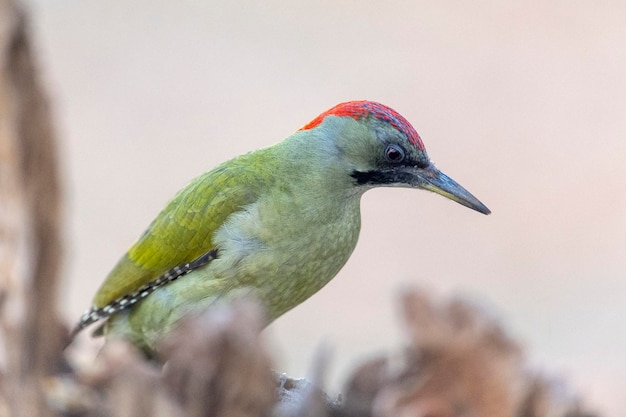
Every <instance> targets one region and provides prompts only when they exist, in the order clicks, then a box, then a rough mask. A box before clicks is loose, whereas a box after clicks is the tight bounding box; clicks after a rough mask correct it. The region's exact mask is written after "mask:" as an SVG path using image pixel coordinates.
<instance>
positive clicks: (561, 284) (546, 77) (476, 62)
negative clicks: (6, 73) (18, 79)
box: [28, 0, 626, 417]
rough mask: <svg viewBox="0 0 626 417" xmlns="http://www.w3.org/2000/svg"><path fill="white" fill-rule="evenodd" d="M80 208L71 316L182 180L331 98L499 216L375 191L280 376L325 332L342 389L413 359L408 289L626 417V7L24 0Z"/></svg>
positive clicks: (74, 217) (292, 341) (298, 315)
mask: <svg viewBox="0 0 626 417" xmlns="http://www.w3.org/2000/svg"><path fill="white" fill-rule="evenodd" d="M28 5H29V7H30V9H31V12H32V24H33V27H34V29H35V34H36V38H37V39H36V41H37V47H38V49H39V52H40V57H41V59H40V61H41V65H42V69H43V74H44V77H45V80H44V81H46V82H47V84H48V87H49V90H50V92H51V95H52V97H53V100H54V104H55V109H54V110H55V113H56V118H57V124H58V128H59V133H60V138H61V140H62V142H61V155H60V157H61V160H62V165H63V175H64V179H65V183H66V190H65V192H66V197H67V216H66V224H67V231H68V235H67V236H68V237H67V245H68V247H69V248H68V251H67V252H68V253H67V255H68V256H67V263H66V269H65V270H66V272H67V282H66V289H65V291H64V303H65V305H66V311H65V312H64V313H65V314H66V316H67V318H68V321H70V320H71V321H75V320H76V319H77V318H78V316H79V315H80V313H82V311H83V310H84V309H85V308H86V307H88V306H89V304H90V300H91V297H92V295H93V293H94V292H95V290H96V289H97V287H98V286H99V284H100V283H101V281H102V280H103V279H104V277H105V276H106V274H107V273H108V272H109V270H110V269H111V267H112V266H113V265H114V263H115V262H116V261H117V259H118V258H119V257H120V256H121V255H122V254H123V253H124V251H125V250H126V249H127V248H128V247H129V246H130V245H131V244H132V243H133V241H134V240H135V239H136V238H137V237H138V236H139V235H140V233H141V232H142V231H143V230H144V228H145V227H146V226H147V225H148V223H149V222H150V221H151V220H152V218H153V217H154V216H155V215H156V214H157V213H158V212H159V211H160V209H161V208H162V206H163V205H164V204H165V202H166V201H167V200H168V199H169V198H170V197H171V196H172V195H173V194H174V193H175V192H176V191H177V190H178V189H179V188H181V187H182V186H184V185H185V183H186V182H187V181H189V180H190V179H191V178H193V177H195V176H196V175H198V174H200V173H202V172H204V171H207V170H209V169H211V168H212V167H214V166H215V165H216V164H218V163H220V162H222V161H224V160H226V159H228V158H231V157H233V156H235V155H238V154H240V153H243V152H246V151H249V150H252V149H256V148H259V147H262V146H266V145H270V144H272V143H274V142H277V141H280V140H281V139H283V138H284V137H286V136H288V135H289V134H290V133H292V132H293V131H295V130H297V129H298V128H299V127H301V126H302V125H304V124H305V123H307V122H308V121H309V120H311V119H312V118H313V117H315V116H316V115H317V114H318V113H320V112H321V111H323V110H325V109H327V108H329V107H331V106H333V105H334V104H336V103H338V102H341V101H346V100H352V99H369V100H376V101H380V102H382V103H385V104H387V105H389V106H391V107H393V108H394V109H396V110H397V111H398V112H400V113H401V114H402V115H404V116H405V117H406V118H407V119H408V120H410V121H411V122H412V124H413V125H414V126H415V128H416V129H417V130H418V132H420V134H421V136H422V138H423V140H424V142H425V143H426V146H427V148H428V151H429V154H430V156H431V157H432V158H433V160H434V161H435V162H436V163H437V165H438V167H439V168H441V169H442V170H443V171H444V172H446V173H447V174H448V175H450V176H451V177H452V178H454V179H456V180H457V181H458V182H460V183H461V184H462V185H464V186H465V187H466V188H468V189H469V190H470V191H471V192H472V193H474V194H475V195H476V196H477V197H479V198H480V199H481V200H482V201H483V202H484V203H486V204H487V206H489V208H490V209H491V210H492V211H493V214H492V215H491V216H489V217H485V216H482V215H479V214H477V213H475V212H472V211H470V210H467V209H465V208H463V207H461V206H459V205H457V204H454V203H452V202H450V201H447V200H445V199H443V198H441V197H439V196H436V195H434V194H429V193H426V192H416V191H411V190H399V189H380V190H374V191H371V192H368V193H367V194H366V195H365V196H364V198H363V202H362V213H363V228H362V232H361V239H360V242H359V245H358V246H357V249H356V251H355V253H354V255H353V257H352V258H351V259H350V261H349V263H348V264H347V265H346V267H345V268H344V269H343V270H342V271H341V273H340V274H339V275H338V276H337V277H336V278H335V280H333V281H332V282H331V283H330V284H329V285H328V286H327V287H325V288H324V289H323V290H322V291H320V292H319V293H318V294H317V295H315V296H314V297H313V298H311V299H310V300H308V301H307V302H305V303H304V304H302V305H301V306H299V307H297V308H296V309H294V310H293V311H291V312H290V313H288V314H286V315H285V316H283V317H282V318H280V319H279V320H278V321H276V322H275V323H274V324H273V325H272V326H270V328H269V329H268V331H267V334H268V339H269V340H270V343H272V345H273V346H274V348H275V349H276V350H277V351H278V352H279V353H280V355H279V357H278V358H277V360H278V363H277V364H276V369H277V370H280V371H284V372H287V373H289V374H290V375H291V376H294V377H297V376H304V375H305V374H306V373H307V369H308V366H309V364H310V360H311V357H312V355H313V354H314V352H315V351H316V349H318V348H319V346H320V345H321V344H324V343H325V344H328V345H329V346H330V347H332V349H333V352H334V353H333V359H332V362H331V372H330V375H328V378H329V383H330V385H331V387H333V389H335V390H339V389H340V387H341V384H342V382H343V380H342V377H343V376H344V375H346V372H347V371H348V370H349V369H351V368H352V367H353V366H354V365H355V361H358V360H360V359H364V358H366V357H367V356H368V355H372V354H374V353H377V352H381V351H383V350H394V349H396V350H397V349H399V346H401V343H402V341H401V340H400V336H399V334H400V332H399V331H398V329H397V328H398V325H397V311H395V310H394V308H395V300H396V296H397V294H398V290H399V289H400V288H402V286H405V285H418V286H420V287H423V288H427V289H429V290H431V291H432V292H433V293H434V294H440V295H446V296H447V295H453V294H461V295H463V296H465V297H469V298H470V299H473V300H475V301H476V302H477V303H480V304H481V305H484V306H485V308H486V309H488V310H491V311H492V312H493V313H494V314H495V315H497V316H498V317H500V319H501V321H502V323H503V324H504V325H505V326H506V327H507V328H508V329H509V330H510V332H511V333H512V334H513V335H514V336H515V337H517V338H519V339H520V340H521V341H522V342H523V343H524V345H525V347H526V348H527V351H528V355H529V357H530V358H531V360H532V363H533V364H534V365H535V366H536V367H537V368H539V369H545V370H546V372H550V373H552V374H554V375H557V376H560V377H563V378H565V379H567V380H568V381H569V384H570V387H571V388H572V389H573V390H578V391H579V392H581V393H582V394H583V395H584V397H585V398H587V399H588V400H589V402H590V403H591V404H592V405H594V406H595V407H596V409H597V410H599V411H601V412H604V413H605V415H608V416H615V417H617V416H623V415H624V410H625V409H626V395H625V394H624V393H625V392H626V178H625V177H626V23H625V22H626V3H625V2H623V1H617V0H616V1H608V0H606V1H603V0H601V1H596V2H580V1H575V2H572V1H565V0H563V1H557V0H555V1H550V2H545V1H539V0H533V1H525V2H521V1H502V0H485V1H481V2H465V1H460V0H442V1H438V2H429V1H390V2H379V1H377V2H374V1H365V0H359V1H328V0H321V1H320V0H316V1H313V0H304V1H298V2H293V1H291V2H290V1H272V0H269V1H263V2H255V1H243V0H230V1H221V2H217V1H204V2H192V1H178V2H174V1H161V0H158V1H157V0H152V1H134V2H127V1H121V0H108V1H106V2H104V1H100V2H84V1H79V0H73V1H70V0H56V1H53V2H50V1H44V0H31V1H30V2H28Z"/></svg>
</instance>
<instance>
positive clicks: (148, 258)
mask: <svg viewBox="0 0 626 417" xmlns="http://www.w3.org/2000/svg"><path fill="white" fill-rule="evenodd" d="M246 156H248V155H246ZM242 159H244V157H240V158H238V159H235V160H231V161H230V162H229V163H226V164H223V165H221V166H219V167H218V168H216V169H214V170H212V171H209V172H207V173H205V174H203V175H201V176H199V177H197V178H196V179H194V180H193V181H191V182H190V183H189V184H188V185H187V186H186V187H185V188H183V189H182V190H181V191H179V192H178V193H177V194H176V196H174V198H173V199H172V200H171V201H170V202H169V203H168V204H167V205H166V206H165V208H164V209H163V210H162V211H161V213H160V214H159V215H158V216H157V217H156V218H155V219H154V221H153V222H152V223H151V224H150V226H149V227H148V229H147V230H146V231H145V232H144V234H143V235H142V236H141V237H140V238H139V240H138V241H137V242H136V243H135V244H134V245H133V246H132V247H131V248H130V249H129V251H128V252H127V253H126V254H125V255H124V256H123V257H122V258H121V259H120V260H119V262H118V263H117V265H116V266H115V267H114V268H113V270H112V271H111V272H110V273H109V275H108V276H107V278H106V280H105V281H104V282H103V284H102V285H101V287H100V289H99V290H98V292H97V293H96V295H95V297H94V300H93V304H94V306H95V307H98V308H99V307H103V306H105V305H107V304H108V303H110V302H112V301H114V300H116V299H118V298H120V297H124V296H125V295H127V294H130V293H132V292H134V291H136V290H138V289H139V288H141V287H142V286H143V285H146V284H147V283H148V282H150V281H152V280H153V279H156V278H157V277H158V276H160V275H161V274H163V273H165V272H166V271H168V270H169V269H171V268H173V267H175V266H178V265H181V264H184V263H187V262H191V261H193V260H194V259H196V258H198V257H199V256H201V255H202V254H204V253H206V252H208V251H210V250H213V249H215V248H214V246H213V242H212V239H213V235H214V233H215V231H216V230H217V229H218V228H219V227H220V226H221V225H222V224H223V223H224V221H225V220H226V218H227V217H228V216H230V215H231V214H232V213H234V212H237V211H239V210H241V208H242V207H243V206H245V205H248V204H251V203H253V202H254V201H256V199H257V198H258V195H259V192H260V191H261V188H262V187H263V185H267V183H268V182H269V181H270V178H271V172H272V170H270V169H267V168H268V167H267V166H264V168H266V169H261V170H260V171H261V172H254V173H252V172H251V171H250V167H249V163H246V161H245V160H242ZM257 171H258V170H257ZM253 174H254V175H253Z"/></svg>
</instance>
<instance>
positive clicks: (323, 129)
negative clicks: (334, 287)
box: [77, 102, 488, 353]
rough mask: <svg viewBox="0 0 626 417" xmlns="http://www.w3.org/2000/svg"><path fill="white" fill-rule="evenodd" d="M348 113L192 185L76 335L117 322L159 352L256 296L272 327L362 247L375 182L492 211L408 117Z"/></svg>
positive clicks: (127, 260) (112, 279)
mask: <svg viewBox="0 0 626 417" xmlns="http://www.w3.org/2000/svg"><path fill="white" fill-rule="evenodd" d="M341 106H342V105H339V106H337V107H335V108H333V109H331V110H330V111H329V112H327V113H325V114H323V115H322V116H323V117H322V116H320V117H318V118H317V119H314V121H313V122H311V123H310V124H309V125H307V126H306V127H305V128H304V129H303V130H300V131H298V132H296V133H294V134H293V135H291V136H290V137H288V138H287V139H285V140H284V141H283V142H280V143H278V144H276V145H274V146H271V147H268V148H264V149H260V150H258V151H255V152H251V153H248V154H246V155H242V156H240V157H237V158H235V159H232V160H230V161H227V162H225V163H223V164H221V165H220V166H218V167H217V168H215V169H213V170H212V171H210V172H207V173H205V174H203V175H201V176H199V177H198V178H196V179H195V180H193V181H191V182H190V183H189V184H188V185H187V186H186V187H185V188H183V189H182V190H181V191H180V192H178V194H176V196H175V197H174V198H173V199H172V200H171V201H170V202H169V203H168V204H167V205H166V207H165V208H164V209H163V211H162V212H161V213H160V214H159V215H158V216H157V218H156V219H155V220H154V221H153V222H152V223H151V224H150V226H149V227H148V229H147V230H146V231H145V233H144V234H143V235H142V236H141V237H140V238H139V240H138V241H137V242H136V243H135V244H134V245H133V246H132V247H131V248H130V249H129V251H128V252H127V253H126V254H125V255H124V256H123V257H122V259H121V260H120V261H119V263H118V264H117V265H116V266H115V268H114V269H113V270H112V271H111V273H110V274H109V275H108V277H107V279H106V280H105V281H104V283H103V284H102V286H101V287H100V289H99V290H98V292H97V293H96V295H95V297H94V301H93V304H94V307H93V308H92V310H90V311H89V312H88V313H86V315H85V316H83V319H81V323H80V324H79V326H78V327H77V329H78V330H80V328H82V326H84V325H85V324H89V323H91V322H93V321H95V320H98V319H101V318H103V317H104V318H106V317H108V316H109V315H110V317H108V321H107V324H106V327H105V331H106V333H107V334H109V335H114V336H117V337H123V338H126V339H128V340H131V341H132V342H133V343H135V344H136V345H137V346H139V347H141V348H142V349H144V350H145V351H146V352H148V353H150V352H153V351H154V350H155V349H156V347H157V344H158V340H159V338H161V337H162V336H163V335H164V334H166V333H168V332H169V330H170V329H171V328H172V327H173V326H175V325H176V323H177V322H178V321H179V320H180V319H181V318H182V317H183V316H185V315H186V314H188V313H189V312H192V311H198V310H201V309H204V308H206V307H208V306H210V305H211V303H213V302H214V301H215V300H216V299H218V298H229V297H232V296H233V294H236V293H239V292H240V291H244V290H246V289H252V290H254V292H255V293H256V294H257V295H259V296H260V297H261V299H262V300H263V301H265V303H266V305H267V308H268V313H269V317H268V318H269V320H273V319H275V318H277V317H278V316H280V315H281V314H283V313H285V312H286V311H288V310H289V309H291V308H293V307H295V306H296V305H298V304H300V303H301V302H302V301H304V300H306V299H307V298H308V297H310V296H311V295H313V294H314V293H315V292H316V291H318V290H319V289H320V288H322V287H323V286H324V285H325V284H327V283H328V282H329V281H330V280H331V279H332V278H333V277H334V276H335V275H336V274H337V272H339V270H340V269H341V267H342V266H343V265H344V264H345V263H346V261H347V260H348V258H349V257H350V254H351V253H352V251H353V249H354V247H355V245H356V243H357V240H358V235H359V229H360V208H359V204H360V198H361V195H362V194H363V193H364V192H365V191H367V190H368V189H371V188H373V187H377V186H401V187H412V188H423V189H428V190H431V191H435V192H437V193H440V194H443V195H445V196H446V197H448V198H451V199H453V200H455V201H457V202H459V203H461V204H464V205H466V206H468V207H471V208H473V209H475V210H478V211H481V212H483V213H488V209H487V208H486V207H485V206H484V205H482V203H480V202H479V201H478V200H476V199H475V197H473V196H472V195H471V194H469V193H468V192H467V191H466V190H464V189H463V188H462V187H460V186H459V185H458V184H456V183H455V182H454V181H452V180H451V179H449V178H448V177H446V176H445V175H443V174H442V173H441V172H439V171H438V170H437V169H436V168H434V166H433V165H432V164H430V161H429V159H428V156H427V155H426V152H425V150H424V148H423V145H422V143H421V140H420V139H419V136H418V135H417V133H416V132H415V131H414V130H413V128H412V127H411V126H410V125H409V124H408V122H406V120H404V119H403V118H401V116H400V115H398V114H397V113H395V112H393V110H391V109H389V108H387V107H384V106H382V105H380V104H378V103H372V102H349V103H344V104H343V106H344V107H341ZM355 109H356V110H355ZM376 112H378V113H376ZM213 250H216V251H217V252H216V253H217V258H216V259H213V260H212V261H211V262H209V263H208V264H207V265H204V266H202V267H199V268H197V269H195V270H193V271H192V272H190V273H188V274H187V275H184V276H181V277H180V278H178V279H177V280H175V281H173V282H170V283H168V284H167V285H164V286H162V287H159V288H158V289H156V290H155V291H154V292H152V293H151V294H149V295H147V296H146V297H145V298H142V299H141V300H140V301H139V302H137V303H136V304H132V305H131V304H129V305H128V306H126V307H125V308H126V309H125V310H123V311H119V310H115V312H113V313H111V314H112V315H111V314H104V315H101V314H100V312H101V311H102V308H103V307H104V308H106V306H108V305H111V304H112V303H115V302H116V301H119V300H120V299H121V298H123V297H127V296H128V295H129V294H133V293H135V292H137V291H138V290H140V289H142V288H143V287H144V286H145V285H146V284H148V283H151V282H153V281H154V280H155V279H156V278H158V277H159V276H161V275H163V274H164V273H166V272H167V271H169V270H171V269H172V268H174V267H176V266H180V265H183V264H186V263H189V262H191V261H193V260H194V259H196V258H198V257H199V256H201V255H203V254H205V253H207V252H209V251H213ZM141 291H143V289H142V290H141ZM94 312H97V313H94ZM90 313H92V316H91V317H90V316H89V314H90ZM105 313H106V312H105ZM81 325H82V326H81Z"/></svg>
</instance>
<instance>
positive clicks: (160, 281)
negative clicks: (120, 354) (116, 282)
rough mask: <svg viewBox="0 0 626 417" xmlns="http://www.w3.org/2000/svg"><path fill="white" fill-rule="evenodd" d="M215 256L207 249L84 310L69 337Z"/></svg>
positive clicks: (127, 306) (130, 304)
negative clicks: (134, 287) (108, 299)
mask: <svg viewBox="0 0 626 417" xmlns="http://www.w3.org/2000/svg"><path fill="white" fill-rule="evenodd" d="M215 258H217V249H214V250H212V251H209V252H207V253H205V254H204V255H202V256H200V257H199V258H197V259H195V260H193V261H191V262H189V263H186V264H183V265H178V266H175V267H174V268H172V269H170V270H169V271H167V272H166V273H164V274H163V275H161V276H159V277H158V278H156V279H155V280H152V281H150V282H148V283H147V284H146V285H144V286H142V287H141V288H139V289H138V290H137V291H135V292H132V293H130V294H126V295H125V296H123V297H120V298H117V299H115V300H113V301H111V302H110V303H108V304H107V305H105V306H103V307H95V306H94V307H91V308H90V309H89V310H87V311H85V312H84V313H83V315H82V316H81V317H80V321H79V322H78V324H77V325H76V327H74V330H72V334H71V336H70V337H71V338H73V337H74V336H76V334H77V333H78V332H80V331H81V330H82V329H84V328H85V327H87V326H89V325H90V324H92V323H95V322H97V321H99V320H102V319H106V318H108V317H111V316H112V315H113V314H115V313H118V312H120V311H123V310H126V309H127V308H130V307H131V306H132V305H133V304H135V303H137V302H139V301H141V300H143V299H144V298H146V297H147V296H148V295H150V294H152V292H154V290H156V289H158V288H160V287H162V286H164V285H167V284H169V283H170V282H172V281H176V280H177V279H178V278H180V277H182V276H183V275H186V274H188V273H190V272H191V271H193V270H195V269H198V268H200V267H202V266H204V265H206V264H208V263H209V262H211V261H212V260H213V259H215Z"/></svg>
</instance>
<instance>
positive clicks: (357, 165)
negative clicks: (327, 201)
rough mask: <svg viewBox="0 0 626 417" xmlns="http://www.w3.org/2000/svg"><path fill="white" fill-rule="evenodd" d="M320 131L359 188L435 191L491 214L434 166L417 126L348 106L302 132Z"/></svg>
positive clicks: (370, 105)
mask: <svg viewBox="0 0 626 417" xmlns="http://www.w3.org/2000/svg"><path fill="white" fill-rule="evenodd" d="M300 130H301V131H308V130H311V131H318V133H319V136H320V137H323V138H325V139H328V140H329V141H330V144H331V145H332V148H333V154H334V155H336V156H337V157H338V158H340V160H341V163H342V165H343V166H344V167H346V168H347V169H348V170H349V175H350V176H351V178H352V181H353V182H354V184H355V186H358V187H363V188H364V189H367V188H372V187H380V186H387V187H409V188H420V189H424V190H429V191H433V192H435V193H437V194H440V195H443V196H444V197H446V198H449V199H451V200H453V201H456V202H457V203H459V204H462V205H464V206H466V207H469V208H471V209H473V210H476V211H478V212H480V213H483V214H489V213H490V211H489V209H488V208H487V207H486V206H485V205H484V204H483V203H481V202H480V201H479V200H478V199H477V198H476V197H474V196H473V195H472V194H471V193H470V192H469V191H467V190H466V189H465V188H463V187H462V186H461V185H459V184H458V183H457V182H456V181H454V180H453V179H452V178H450V177H448V176H447V175H445V174H444V173H443V172H441V171H439V170H438V169H437V168H436V167H435V165H434V164H433V163H432V162H431V161H430V158H429V157H428V154H427V153H426V148H425V147H424V144H423V143H422V140H421V138H420V136H419V135H418V133H417V132H416V131H415V129H414V128H413V126H411V124H410V123H409V122H408V121H407V120H406V119H405V118H404V117H402V116H401V115H400V114H399V113H397V112H396V111H395V110H393V109H391V108H389V107H387V106H385V105H383V104H380V103H376V102H373V101H366V100H361V101H348V102H345V103H340V104H338V105H336V106H335V107H333V108H331V109H329V110H327V111H325V112H324V113H322V114H320V115H319V116H317V117H316V118H315V119H313V120H312V121H310V122H309V123H307V124H306V125H305V126H304V127H302V128H301V129H300Z"/></svg>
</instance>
